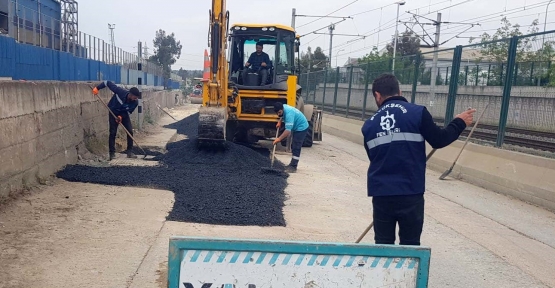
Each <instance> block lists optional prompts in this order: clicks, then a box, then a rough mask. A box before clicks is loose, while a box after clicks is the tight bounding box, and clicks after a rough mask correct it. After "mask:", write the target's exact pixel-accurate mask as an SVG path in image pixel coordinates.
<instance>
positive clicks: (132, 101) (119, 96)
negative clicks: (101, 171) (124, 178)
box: [93, 81, 141, 160]
mask: <svg viewBox="0 0 555 288" xmlns="http://www.w3.org/2000/svg"><path fill="white" fill-rule="evenodd" d="M105 87H108V88H109V89H110V90H111V91H112V92H114V96H112V99H110V102H108V108H110V110H112V112H113V113H114V115H116V117H117V119H114V117H113V116H112V114H109V115H108V123H109V124H110V137H109V138H108V149H109V151H110V160H113V159H114V158H116V134H117V132H118V124H120V123H121V124H123V126H124V127H125V129H127V131H129V133H130V134H131V135H133V126H132V125H131V117H130V115H131V113H133V111H135V108H137V105H138V104H139V101H138V99H141V92H140V91H139V89H137V88H136V87H133V88H131V89H130V90H129V91H128V90H125V89H123V88H120V87H118V86H116V84H114V83H113V82H111V81H104V82H102V83H100V85H98V86H96V87H95V88H94V89H93V93H94V95H98V91H99V90H102V89H104V88H105ZM132 150H133V139H132V138H131V137H130V136H129V135H127V151H126V153H127V157H128V158H137V155H135V153H133V152H132Z"/></svg>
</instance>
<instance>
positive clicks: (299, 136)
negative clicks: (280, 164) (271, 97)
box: [273, 102, 308, 173]
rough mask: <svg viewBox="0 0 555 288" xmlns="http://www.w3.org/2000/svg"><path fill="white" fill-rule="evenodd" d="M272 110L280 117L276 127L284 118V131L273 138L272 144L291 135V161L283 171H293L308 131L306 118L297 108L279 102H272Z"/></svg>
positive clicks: (295, 169)
mask: <svg viewBox="0 0 555 288" xmlns="http://www.w3.org/2000/svg"><path fill="white" fill-rule="evenodd" d="M274 111H275V112H276V113H277V115H278V116H279V117H281V118H280V119H279V121H278V123H277V125H276V128H277V129H279V128H280V127H281V124H282V119H284V121H285V131H283V133H282V134H281V135H280V136H279V137H278V138H276V140H274V143H273V144H274V145H277V144H278V143H280V142H281V141H282V140H283V139H286V138H287V137H289V135H291V134H292V135H293V141H292V143H291V150H292V151H291V152H292V154H293V156H292V158H291V163H289V165H288V166H287V167H285V171H286V172H289V173H295V172H296V171H297V165H298V164H299V160H300V159H301V148H302V146H303V142H304V139H305V138H306V133H307V132H308V120H306V117H305V116H304V114H303V112H301V111H299V109H297V108H295V107H291V106H289V105H287V104H283V103H280V102H277V103H275V104H274Z"/></svg>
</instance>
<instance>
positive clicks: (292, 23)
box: [291, 8, 297, 30]
mask: <svg viewBox="0 0 555 288" xmlns="http://www.w3.org/2000/svg"><path fill="white" fill-rule="evenodd" d="M296 16H297V9H295V8H293V12H292V13H291V28H293V30H294V29H295V17H296Z"/></svg>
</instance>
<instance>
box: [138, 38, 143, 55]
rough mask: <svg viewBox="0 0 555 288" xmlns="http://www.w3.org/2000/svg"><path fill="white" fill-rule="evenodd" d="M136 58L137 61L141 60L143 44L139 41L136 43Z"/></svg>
mask: <svg viewBox="0 0 555 288" xmlns="http://www.w3.org/2000/svg"><path fill="white" fill-rule="evenodd" d="M137 56H138V57H139V60H140V59H142V58H143V42H141V41H139V43H137Z"/></svg>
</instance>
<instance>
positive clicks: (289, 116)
mask: <svg viewBox="0 0 555 288" xmlns="http://www.w3.org/2000/svg"><path fill="white" fill-rule="evenodd" d="M283 118H284V122H285V130H289V131H291V132H299V131H304V130H306V129H308V121H307V120H306V117H304V114H303V112H301V111H299V109H297V108H295V107H291V106H289V105H287V104H283Z"/></svg>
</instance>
